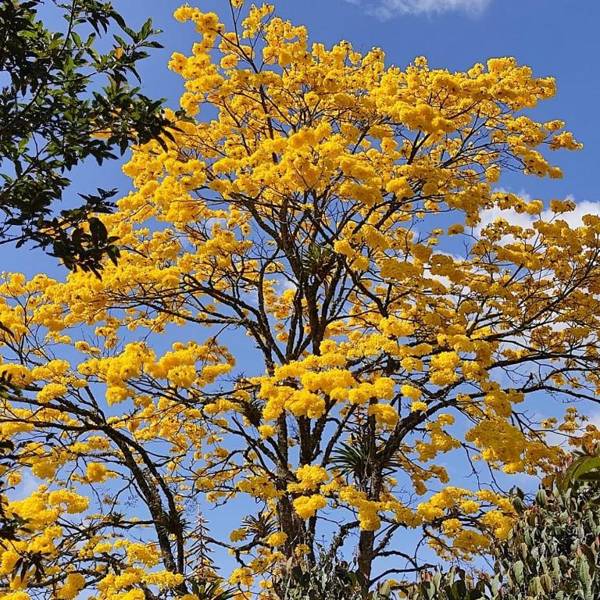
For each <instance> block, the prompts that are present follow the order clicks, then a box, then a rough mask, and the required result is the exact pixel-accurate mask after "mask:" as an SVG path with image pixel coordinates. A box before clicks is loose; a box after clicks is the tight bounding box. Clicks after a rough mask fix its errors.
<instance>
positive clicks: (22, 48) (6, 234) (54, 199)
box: [0, 0, 166, 270]
mask: <svg viewBox="0 0 600 600" xmlns="http://www.w3.org/2000/svg"><path fill="white" fill-rule="evenodd" d="M42 8H43V9H46V10H47V11H49V14H52V15H53V16H54V17H55V18H56V19H57V20H59V21H60V17H63V19H64V28H63V30H59V31H52V30H51V29H49V28H48V27H47V26H46V25H45V24H44V19H43V18H41V17H40V14H39V10H40V9H42ZM50 8H52V9H53V10H50ZM46 18H48V14H46ZM115 30H116V31H117V32H118V33H114V34H113V38H112V42H113V47H112V48H110V50H109V51H108V52H102V51H100V50H99V47H100V46H101V45H102V44H99V43H98V38H102V37H106V34H107V32H109V31H111V32H113V31H115ZM156 33H157V31H156V30H154V29H153V28H152V23H151V21H149V20H148V21H147V22H146V23H144V25H143V27H142V28H141V29H140V30H139V31H135V30H134V29H131V28H130V27H128V26H127V24H126V23H125V21H124V19H123V17H122V16H121V15H120V14H119V13H118V12H117V11H116V10H115V9H114V8H113V7H112V5H111V4H110V3H108V2H101V1H99V0H73V1H68V2H60V1H59V0H48V1H47V2H44V1H43V0H27V1H24V0H7V1H6V2H3V3H2V5H1V6H0V72H1V73H2V74H3V75H4V76H5V77H3V82H2V88H1V90H0V120H1V121H2V127H1V128H0V175H1V177H2V182H1V184H0V209H1V210H2V219H1V220H0V242H2V243H16V244H17V246H20V245H22V244H24V243H26V242H33V243H34V244H35V245H38V246H41V247H42V248H44V249H47V250H48V251H49V252H50V253H51V254H53V255H55V256H57V257H59V258H60V259H61V260H62V261H63V262H64V263H65V265H66V266H67V267H69V268H71V269H73V268H77V267H80V268H83V269H86V270H87V269H93V270H97V269H98V267H99V265H100V259H101V257H102V256H104V255H108V256H109V257H110V258H112V259H113V260H116V258H117V257H118V247H117V245H115V244H114V242H115V241H116V240H114V239H110V238H109V236H108V235H107V233H106V231H105V228H104V226H103V224H102V221H101V220H100V219H98V217H97V216H94V213H104V212H107V211H110V210H111V209H112V208H113V204H112V202H111V198H112V197H113V196H114V195H115V194H116V190H114V189H108V190H105V189H102V188H99V189H98V190H97V192H95V193H90V191H89V190H85V191H82V193H80V194H79V195H80V196H81V198H80V199H79V200H75V201H73V200H71V201H70V202H69V203H68V204H67V205H66V206H65V205H64V204H63V205H62V210H61V201H64V200H66V198H65V197H64V196H65V195H66V192H67V191H70V190H69V185H70V183H71V181H70V177H69V172H70V171H71V170H72V169H73V168H75V167H77V166H78V165H82V164H83V163H84V162H85V161H86V160H91V159H95V160H96V161H97V162H98V163H102V162H103V161H105V160H106V159H113V158H116V154H115V152H117V151H120V153H121V154H122V153H123V152H124V151H125V150H126V148H127V147H128V146H129V144H130V143H143V142H148V141H149V140H150V139H152V138H160V135H161V134H164V128H165V125H166V120H165V118H164V116H163V115H162V112H161V111H162V108H161V106H162V101H159V100H151V99H150V98H148V97H146V96H144V95H143V94H142V93H141V92H140V89H139V88H138V87H132V86H131V85H130V80H131V79H132V77H134V76H135V77H137V78H138V79H139V76H138V73H137V71H136V67H137V63H138V62H139V61H140V60H141V59H143V58H145V57H146V56H147V55H148V54H147V49H149V48H158V47H160V44H159V43H158V42H157V41H155V40H153V39H152V38H154V37H155V34H156ZM104 41H105V40H102V42H104Z"/></svg>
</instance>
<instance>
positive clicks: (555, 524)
mask: <svg viewBox="0 0 600 600" xmlns="http://www.w3.org/2000/svg"><path fill="white" fill-rule="evenodd" d="M348 462H349V463H352V461H351V460H348ZM596 465H597V461H596V460H595V457H589V456H583V457H576V458H575V460H574V462H573V464H572V466H571V467H570V468H569V469H567V470H566V472H565V473H564V474H563V475H562V476H561V477H559V478H557V480H556V481H555V482H553V483H552V484H551V485H549V486H546V487H541V488H540V490H539V491H538V493H537V495H536V497H535V499H534V501H533V502H532V503H531V504H530V505H529V506H527V505H526V504H525V498H524V496H523V494H522V493H521V492H520V491H519V490H516V491H515V494H514V506H515V509H516V510H517V513H518V518H517V520H516V523H515V526H514V528H513V530H512V532H511V535H510V537H509V538H508V539H507V540H506V541H504V542H501V543H496V544H494V546H493V555H492V557H491V558H492V559H493V562H494V572H493V573H490V574H485V573H483V574H481V573H472V574H468V573H465V572H464V571H462V570H460V569H454V568H453V569H450V570H449V571H446V572H443V571H436V572H433V573H431V572H427V571H423V572H422V574H421V576H420V578H419V581H418V582H416V583H409V582H406V583H400V584H397V585H393V586H389V585H388V586H387V587H386V586H385V585H384V586H383V587H379V589H378V590H375V591H371V592H370V593H368V594H367V595H365V593H364V591H362V590H361V586H360V582H359V581H358V580H357V579H356V575H355V574H354V573H353V571H352V569H350V568H349V567H348V565H346V564H345V563H342V562H340V561H339V560H338V559H337V558H335V557H332V556H331V555H328V554H325V555H322V556H321V559H320V561H319V562H318V565H317V567H316V568H315V569H313V570H312V571H310V572H307V573H300V577H296V578H294V577H291V576H290V578H289V580H288V581H287V582H285V583H286V585H284V586H283V587H282V592H281V594H280V597H281V599H282V600H300V599H304V598H310V599H311V600H321V599H323V600H324V599H326V598H327V599H329V598H340V599H341V598H344V599H348V600H375V599H376V600H383V599H384V598H388V599H390V600H392V599H400V598H406V600H598V598H600V486H598V484H597V482H596V479H595V477H592V476H591V475H590V474H591V473H595V472H596Z"/></svg>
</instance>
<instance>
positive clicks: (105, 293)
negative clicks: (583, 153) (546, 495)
mask: <svg viewBox="0 0 600 600" xmlns="http://www.w3.org/2000/svg"><path fill="white" fill-rule="evenodd" d="M230 4H231V6H230V8H231V16H230V17H228V19H229V26H228V27H226V26H225V24H224V23H222V22H221V21H220V18H219V17H218V16H217V15H216V14H214V13H208V14H207V13H202V12H201V11H200V10H198V9H196V8H192V7H189V6H184V7H182V8H180V9H178V10H177V11H176V13H175V17H176V18H177V19H178V20H180V21H192V22H193V23H194V24H195V26H196V29H197V30H198V33H199V41H198V42H197V43H195V44H194V46H193V49H192V54H191V55H190V56H183V55H181V54H174V55H173V57H172V60H171V62H170V68H171V69H173V70H174V71H176V72H178V73H180V74H181V75H182V77H183V79H184V80H185V93H184V94H183V96H182V99H181V106H182V107H183V108H184V109H185V111H186V112H187V114H188V118H187V119H180V120H178V121H177V122H174V123H173V125H174V128H173V141H170V142H168V148H167V150H165V149H163V148H162V147H161V146H160V145H159V144H158V143H155V142H150V143H149V144H147V145H145V146H141V147H137V148H134V151H133V157H132V159H131V161H130V162H129V163H128V164H127V165H126V166H125V167H124V171H125V172H126V173H127V174H128V175H129V176H130V177H131V178H132V180H133V184H134V191H133V192H132V193H130V194H129V195H127V196H126V197H124V198H123V199H122V200H121V201H120V202H119V206H118V212H117V213H116V214H114V215H108V216H102V217H101V218H102V220H103V222H104V224H105V226H106V227H107V229H108V231H109V234H110V235H111V236H113V235H114V236H118V237H119V239H120V241H121V244H122V247H123V252H122V258H121V259H120V261H119V264H118V266H114V265H112V264H106V266H105V268H104V270H103V276H102V279H98V278H96V277H95V276H94V275H92V274H89V273H82V272H75V273H69V274H68V275H67V277H66V279H65V280H64V281H57V280H54V279H50V278H49V277H47V276H45V275H38V276H36V277H34V278H33V279H31V280H29V281H27V280H26V279H25V278H24V277H23V276H21V275H18V274H13V275H7V276H6V277H5V279H4V282H3V283H2V286H1V287H0V297H1V302H0V321H1V322H2V324H3V327H2V330H1V331H0V341H1V343H2V356H3V359H2V364H1V366H0V372H1V373H2V376H3V381H4V384H5V389H4V390H3V392H2V395H1V398H0V402H1V404H0V443H1V449H2V451H3V458H2V465H3V466H2V470H3V476H2V477H3V489H4V492H3V493H4V495H3V501H2V504H1V516H2V520H3V523H4V529H3V532H4V533H3V535H2V540H1V541H0V552H1V554H0V585H2V586H4V588H3V589H4V590H5V591H4V592H3V593H4V594H8V596H6V595H5V596H4V597H8V598H11V599H12V600H23V599H26V598H29V597H32V598H38V597H39V598H42V597H43V598H46V597H54V598H64V599H67V598H75V597H76V596H77V594H78V593H79V592H80V591H81V590H84V592H82V593H86V594H88V593H89V594H93V595H94V597H96V598H98V599H102V600H104V599H109V598H110V599H112V600H114V599H116V600H138V599H139V600H141V599H152V598H184V599H185V600H194V599H201V598H204V597H206V595H207V594H208V591H207V590H209V591H210V593H211V594H217V595H218V594H219V593H220V594H222V595H226V593H225V587H226V586H227V585H230V586H233V587H234V588H235V589H236V590H237V592H236V593H237V594H238V595H239V597H240V598H250V597H251V596H252V595H253V594H262V596H263V598H265V599H266V598H273V597H276V594H277V593H278V592H279V591H280V589H279V585H280V582H281V581H283V580H286V578H288V577H289V574H290V573H292V575H293V573H294V572H295V571H294V569H295V568H296V567H299V568H300V570H303V569H304V570H306V568H307V566H308V567H310V565H311V564H313V563H314V562H315V561H316V560H317V558H316V556H317V555H318V550H317V548H316V545H317V542H320V543H324V544H325V545H326V546H327V547H328V548H329V549H331V551H333V552H336V551H339V552H341V553H342V554H344V556H346V557H347V559H348V561H349V562H350V563H351V564H352V565H353V566H352V567H351V568H352V569H354V570H355V571H356V572H357V574H358V577H359V579H360V581H361V582H362V586H363V588H364V590H365V591H366V590H367V589H369V588H372V587H373V586H374V585H376V584H377V583H378V582H380V581H382V580H383V578H384V577H387V576H389V575H391V574H392V572H393V571H394V570H396V569H403V570H404V571H406V570H407V569H408V570H410V569H413V570H415V571H418V570H419V569H420V568H421V567H422V562H421V556H420V554H419V548H421V547H422V545H423V544H422V542H425V543H426V544H428V545H429V546H430V547H431V548H433V550H435V551H436V552H437V553H438V554H439V555H440V556H441V557H444V558H469V557H470V556H472V555H473V554H475V553H485V552H486V550H487V549H488V548H489V546H490V544H492V543H493V542H494V540H495V539H502V538H505V537H506V535H507V533H508V531H509V529H510V526H511V523H512V519H513V510H512V507H511V504H510V502H509V500H508V499H507V497H506V495H505V494H504V493H503V492H502V491H501V486H499V485H496V484H495V479H496V476H497V475H498V474H499V473H500V472H501V471H503V472H504V473H505V475H502V477H508V476H509V475H510V474H519V473H525V474H529V475H534V476H543V475H544V474H546V473H548V472H551V471H553V470H554V469H555V468H556V466H557V465H560V464H562V463H563V461H564V457H565V450H564V448H562V447H561V446H560V444H558V442H560V440H561V439H564V440H568V441H570V442H571V443H572V444H573V445H578V444H583V443H588V442H590V443H591V442H592V441H593V440H594V439H595V438H596V437H597V436H598V433H597V431H596V429H595V427H593V426H591V425H588V426H587V428H584V427H582V425H583V419H582V418H581V417H580V416H579V415H578V413H577V411H576V410H575V408H574V406H572V405H569V406H568V407H567V411H566V413H565V414H564V417H558V416H557V415H558V414H559V412H560V411H559V409H560V404H557V405H556V406H555V408H551V405H550V401H551V399H552V398H554V397H556V398H557V399H559V400H560V399H562V400H563V401H568V400H573V401H575V400H578V401H581V400H589V401H592V402H593V401H596V400H597V399H598V397H599V392H600V390H599V385H600V381H599V375H598V373H599V371H598V362H599V360H598V351H599V348H600V341H599V339H598V318H599V315H600V302H599V300H598V298H599V296H598V294H599V293H600V258H599V252H600V218H599V217H596V216H591V215H588V216H584V217H583V218H582V219H581V220H580V222H575V220H574V219H572V218H569V212H570V211H573V209H574V204H573V203H572V202H570V201H568V200H565V201H558V200H555V201H552V202H551V203H550V204H548V205H545V204H544V203H543V202H542V201H539V200H529V199H527V198H524V197H520V196H518V195H515V194H512V193H505V192H501V191H498V188H497V187H496V182H498V180H499V178H500V177H501V175H502V173H503V171H513V172H514V171H518V172H521V173H523V174H526V175H532V176H537V177H546V176H547V177H552V178H557V177H560V176H561V172H560V169H559V168H558V167H556V166H553V165H552V164H551V162H549V158H548V157H549V155H550V152H551V151H553V150H557V149H561V148H565V149H572V150H573V149H577V148H579V147H580V144H579V143H578V142H577V141H575V139H574V138H573V136H572V135H571V134H570V133H569V132H568V131H565V130H564V129H563V127H564V124H563V123H562V122H561V121H551V122H546V123H540V122H536V121H534V120H533V119H532V118H530V117H528V116H526V114H525V113H526V109H530V108H533V107H535V106H536V105H537V104H538V102H540V101H541V100H544V99H546V98H550V97H551V96H552V95H553V93H554V87H555V86H554V81H553V80H552V79H550V78H536V77H534V76H533V74H532V72H531V70H530V69H529V68H527V67H523V66H518V65H517V64H516V62H515V61H514V60H513V59H510V58H499V59H493V60H490V61H488V63H487V65H485V66H484V65H481V64H477V65H475V66H474V67H473V68H471V69H470V70H468V71H466V72H458V73H451V72H448V71H445V70H437V69H431V68H429V67H428V65H427V62H426V61H425V59H423V58H418V59H416V60H415V61H414V63H413V64H411V65H410V66H408V67H407V68H406V69H404V70H403V69H401V68H399V67H395V66H386V64H385V62H384V55H383V52H382V51H381V50H379V49H374V50H372V51H370V52H368V53H366V54H360V53H358V52H356V51H355V50H353V48H352V46H351V45H350V44H349V43H347V42H341V43H339V44H337V45H335V46H333V47H332V48H326V47H325V46H323V45H322V44H319V43H314V44H309V42H308V34H307V31H306V29H305V28H303V27H297V26H294V25H292V24H291V23H289V22H287V21H284V20H282V19H280V18H277V17H276V16H274V14H273V7H272V6H269V5H263V6H251V7H249V8H247V7H244V6H243V5H242V2H241V1H240V0H231V3H230ZM171 118H172V119H175V117H174V113H172V114H171ZM490 211H491V212H495V213H497V214H500V215H505V217H504V218H498V219H495V220H492V221H491V222H490V220H489V219H487V220H484V219H483V217H484V216H486V215H488V214H490ZM515 215H518V216H519V219H518V223H521V224H520V225H519V224H516V223H517V221H516V220H514V219H512V217H514V216H515ZM565 215H566V216H565ZM511 219H512V220H511ZM523 223H525V224H523ZM561 436H562V437H561ZM447 456H454V458H453V460H455V461H456V460H462V461H463V462H464V464H465V465H468V470H469V472H472V473H473V475H474V477H473V478H471V480H467V479H462V480H461V481H460V482H457V481H453V482H452V483H454V484H457V483H460V484H461V485H451V482H450V474H449V473H448V472H447V470H446V469H445V468H444V466H443V464H444V462H445V458H446V457H447ZM475 476H476V477H475ZM486 476H487V480H486ZM21 480H22V481H21ZM467 481H471V482H472V485H471V486H467V484H466V483H465V482H467ZM20 482H21V483H20ZM463 486H466V487H463ZM32 490H33V491H32ZM244 499H245V500H244ZM208 506H214V510H211V511H210V512H208ZM203 513H204V515H205V516H202V514H203ZM207 514H208V515H210V516H211V519H212V516H213V515H215V521H219V519H220V522H221V523H222V522H223V520H222V519H223V515H226V519H227V522H228V523H231V531H230V539H229V540H227V539H221V538H219V539H216V538H215V537H213V536H212V535H211V533H210V528H211V527H210V526H211V521H210V520H209V521H208V522H206V515H207ZM218 515H221V517H219V516H218ZM233 515H235V519H234V517H233ZM232 521H233V522H232ZM322 540H325V542H322ZM407 540H408V541H407ZM413 541H414V544H413ZM210 547H213V548H214V547H220V548H221V549H227V550H229V552H230V554H231V555H232V557H233V559H232V560H235V561H236V562H237V564H238V566H237V568H235V569H234V570H233V572H232V573H223V575H224V576H225V578H227V579H228V580H229V583H227V584H221V583H219V580H218V578H217V574H216V572H215V570H214V567H213V566H212V564H211V562H210V557H209V554H208V552H209V549H210ZM209 584H210V585H209ZM207 586H208V587H207Z"/></svg>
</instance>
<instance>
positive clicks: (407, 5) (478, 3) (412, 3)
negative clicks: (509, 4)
mask: <svg viewBox="0 0 600 600" xmlns="http://www.w3.org/2000/svg"><path fill="white" fill-rule="evenodd" d="M347 1H348V2H350V3H352V4H356V5H358V6H363V7H364V8H365V9H366V11H367V12H368V13H369V14H372V15H375V16H376V17H379V18H380V19H383V20H388V19H393V18H394V17H397V16H401V15H434V14H441V13H447V12H462V13H465V14H468V15H471V16H477V15H480V14H482V13H483V11H484V10H485V9H486V8H487V7H488V6H489V5H490V4H491V2H492V0H347Z"/></svg>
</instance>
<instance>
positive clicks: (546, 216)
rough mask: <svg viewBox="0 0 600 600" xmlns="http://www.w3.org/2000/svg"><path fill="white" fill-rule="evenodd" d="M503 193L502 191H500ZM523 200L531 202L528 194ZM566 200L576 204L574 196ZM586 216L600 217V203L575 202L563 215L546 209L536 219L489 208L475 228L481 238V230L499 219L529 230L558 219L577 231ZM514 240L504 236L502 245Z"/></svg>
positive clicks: (522, 195)
mask: <svg viewBox="0 0 600 600" xmlns="http://www.w3.org/2000/svg"><path fill="white" fill-rule="evenodd" d="M499 191H502V190H499ZM519 196H520V197H521V198H523V200H525V201H526V202H529V201H530V200H531V197H530V196H529V195H528V194H524V193H521V194H519ZM565 199H566V200H572V201H573V202H575V198H574V197H573V196H567V197H566V198H565ZM585 215H598V216H600V202H591V201H590V200H582V201H581V202H575V209H574V210H572V211H570V212H566V213H561V214H555V213H553V212H552V211H551V210H549V209H546V210H544V211H542V213H541V215H540V217H539V218H538V217H534V216H532V215H528V214H526V213H517V212H516V211H515V210H513V209H512V208H509V209H505V210H503V209H501V208H498V207H497V206H495V207H493V208H487V209H485V210H482V211H481V213H480V217H481V221H480V223H479V225H478V226H477V227H476V228H475V232H474V233H475V235H476V237H479V235H480V234H481V230H482V229H483V228H484V227H486V226H487V225H490V224H491V223H493V222H494V221H496V220H497V219H504V220H505V221H508V222H509V223H510V224H511V225H518V226H519V227H523V228H527V227H531V226H532V225H533V223H535V222H536V221H538V220H542V221H546V222H552V221H555V220H557V219H560V220H561V221H565V222H566V223H567V225H568V226H569V227H570V228H571V229H575V228H577V227H581V226H582V225H583V217H584V216H585ZM513 241H514V238H513V237H512V236H504V238H502V240H501V243H503V244H506V243H510V242H513Z"/></svg>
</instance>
